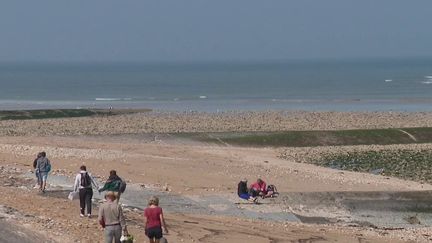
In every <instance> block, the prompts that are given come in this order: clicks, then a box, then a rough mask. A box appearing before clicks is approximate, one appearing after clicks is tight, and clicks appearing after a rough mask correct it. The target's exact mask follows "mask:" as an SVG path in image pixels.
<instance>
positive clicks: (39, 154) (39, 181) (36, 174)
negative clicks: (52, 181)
mask: <svg viewBox="0 0 432 243" xmlns="http://www.w3.org/2000/svg"><path fill="white" fill-rule="evenodd" d="M40 157H42V155H41V153H38V154H37V156H36V159H34V160H33V169H34V170H35V176H36V179H37V183H36V185H35V187H34V188H38V187H40V184H41V180H40V177H39V172H38V171H37V170H36V166H37V161H38V159H39V158H40Z"/></svg>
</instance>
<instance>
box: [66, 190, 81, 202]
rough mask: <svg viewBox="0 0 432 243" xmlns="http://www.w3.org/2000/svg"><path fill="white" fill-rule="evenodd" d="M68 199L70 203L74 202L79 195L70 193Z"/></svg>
mask: <svg viewBox="0 0 432 243" xmlns="http://www.w3.org/2000/svg"><path fill="white" fill-rule="evenodd" d="M68 198H69V200H71V201H72V200H76V199H78V198H79V193H78V192H70V193H69V196H68Z"/></svg>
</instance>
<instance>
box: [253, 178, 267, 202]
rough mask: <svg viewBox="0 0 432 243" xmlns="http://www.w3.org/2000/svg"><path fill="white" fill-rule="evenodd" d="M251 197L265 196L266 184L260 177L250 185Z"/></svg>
mask: <svg viewBox="0 0 432 243" xmlns="http://www.w3.org/2000/svg"><path fill="white" fill-rule="evenodd" d="M250 193H251V195H252V197H258V196H261V197H265V196H266V195H267V184H266V183H265V181H263V180H262V179H261V178H258V179H257V181H256V182H255V183H253V184H252V185H251V186H250Z"/></svg>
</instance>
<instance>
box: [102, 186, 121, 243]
mask: <svg viewBox="0 0 432 243" xmlns="http://www.w3.org/2000/svg"><path fill="white" fill-rule="evenodd" d="M105 199H106V200H107V201H106V202H104V203H103V204H102V205H101V206H100V207H99V214H98V221H99V224H100V225H101V226H102V228H103V229H104V236H105V243H112V242H113V240H114V242H115V243H120V238H121V236H122V231H124V232H125V234H127V229H126V223H125V218H124V215H123V210H122V208H121V206H120V205H119V204H118V203H116V202H115V201H116V199H117V197H116V195H115V193H114V192H107V193H106V195H105Z"/></svg>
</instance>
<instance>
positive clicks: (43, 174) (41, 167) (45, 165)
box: [36, 152, 51, 193]
mask: <svg viewBox="0 0 432 243" xmlns="http://www.w3.org/2000/svg"><path fill="white" fill-rule="evenodd" d="M50 171H51V162H50V161H49V159H48V158H47V157H46V153H45V152H40V157H39V158H38V159H37V160H36V173H38V174H39V183H40V184H39V185H40V190H41V191H42V192H43V193H45V188H46V181H47V179H48V173H49V172H50Z"/></svg>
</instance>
